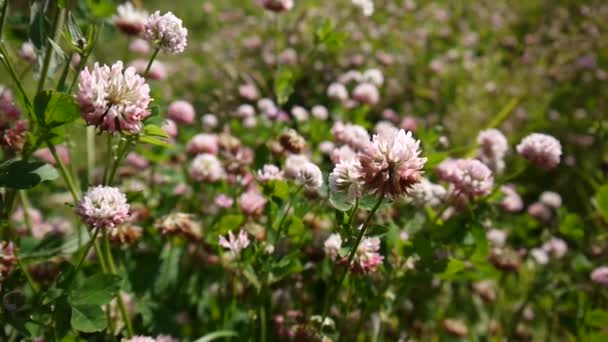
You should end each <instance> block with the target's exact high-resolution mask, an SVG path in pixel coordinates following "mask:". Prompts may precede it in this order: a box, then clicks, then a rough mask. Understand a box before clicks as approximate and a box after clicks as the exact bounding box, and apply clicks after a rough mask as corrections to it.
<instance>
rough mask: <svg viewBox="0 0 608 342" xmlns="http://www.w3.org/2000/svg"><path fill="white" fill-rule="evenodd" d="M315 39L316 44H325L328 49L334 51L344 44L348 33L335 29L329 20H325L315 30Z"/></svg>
mask: <svg viewBox="0 0 608 342" xmlns="http://www.w3.org/2000/svg"><path fill="white" fill-rule="evenodd" d="M315 39H316V42H317V44H322V45H325V46H326V47H327V49H328V50H329V51H333V52H335V51H338V50H339V49H341V48H342V47H343V46H344V44H345V43H346V40H347V39H348V33H347V32H341V31H336V29H335V25H334V24H333V23H332V22H331V20H327V21H325V22H324V23H323V24H322V25H321V26H319V27H318V28H317V30H316V31H315Z"/></svg>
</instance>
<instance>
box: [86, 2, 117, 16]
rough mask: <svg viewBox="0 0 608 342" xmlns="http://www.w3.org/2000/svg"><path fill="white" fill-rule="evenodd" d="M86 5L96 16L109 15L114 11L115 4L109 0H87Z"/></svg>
mask: <svg viewBox="0 0 608 342" xmlns="http://www.w3.org/2000/svg"><path fill="white" fill-rule="evenodd" d="M87 5H88V6H89V8H90V9H91V13H93V15H94V16H96V17H109V16H111V15H112V14H114V11H115V6H114V4H113V3H112V1H110V0H87Z"/></svg>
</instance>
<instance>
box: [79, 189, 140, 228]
mask: <svg viewBox="0 0 608 342" xmlns="http://www.w3.org/2000/svg"><path fill="white" fill-rule="evenodd" d="M129 208H130V207H129V204H128V203H127V196H125V194H124V193H122V192H121V191H120V190H118V189H117V188H114V187H111V186H101V185H100V186H96V187H91V188H89V190H88V191H87V192H86V194H85V195H84V196H83V197H82V199H81V200H80V202H79V203H78V206H77V207H76V213H77V214H78V215H79V216H80V217H81V218H82V220H83V221H84V222H85V223H86V224H87V225H88V226H89V227H91V228H105V229H107V228H114V227H117V226H119V225H120V224H122V223H123V222H125V221H126V220H127V219H128V217H129Z"/></svg>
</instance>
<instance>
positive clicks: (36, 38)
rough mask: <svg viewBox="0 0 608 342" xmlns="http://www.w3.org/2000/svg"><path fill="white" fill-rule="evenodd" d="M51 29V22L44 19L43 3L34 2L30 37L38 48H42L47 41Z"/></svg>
mask: <svg viewBox="0 0 608 342" xmlns="http://www.w3.org/2000/svg"><path fill="white" fill-rule="evenodd" d="M48 31H49V24H48V22H47V21H46V20H45V19H44V10H43V8H42V4H41V3H39V2H33V3H32V5H31V7H30V32H29V38H30V41H31V42H32V44H34V46H35V47H36V49H37V50H40V49H42V47H43V44H44V43H45V42H46V35H47V32H48Z"/></svg>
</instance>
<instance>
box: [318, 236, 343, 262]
mask: <svg viewBox="0 0 608 342" xmlns="http://www.w3.org/2000/svg"><path fill="white" fill-rule="evenodd" d="M340 248H342V238H341V237H340V234H331V235H330V236H329V237H328V238H327V239H326V240H325V242H324V243H323V250H324V251H325V255H326V256H327V257H328V258H330V259H331V260H336V259H337V258H338V256H340Z"/></svg>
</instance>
